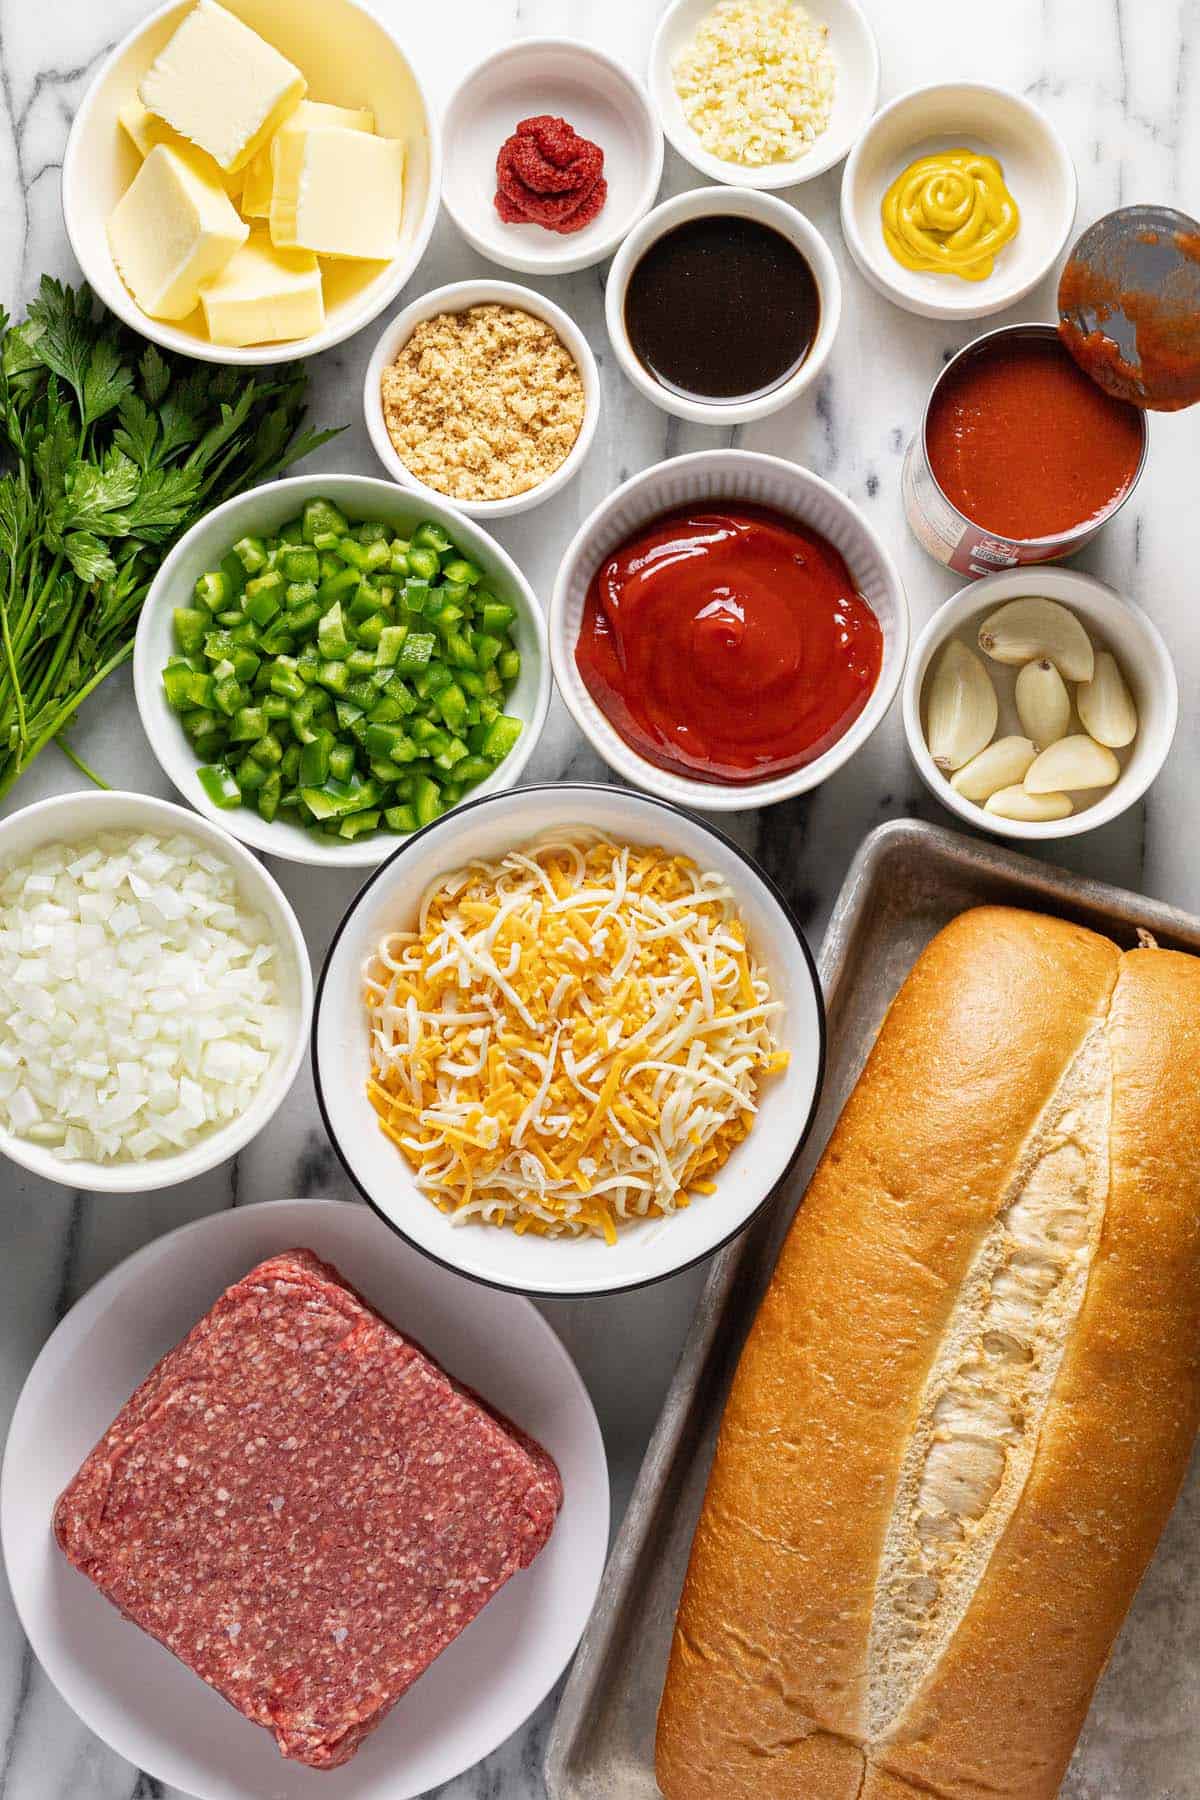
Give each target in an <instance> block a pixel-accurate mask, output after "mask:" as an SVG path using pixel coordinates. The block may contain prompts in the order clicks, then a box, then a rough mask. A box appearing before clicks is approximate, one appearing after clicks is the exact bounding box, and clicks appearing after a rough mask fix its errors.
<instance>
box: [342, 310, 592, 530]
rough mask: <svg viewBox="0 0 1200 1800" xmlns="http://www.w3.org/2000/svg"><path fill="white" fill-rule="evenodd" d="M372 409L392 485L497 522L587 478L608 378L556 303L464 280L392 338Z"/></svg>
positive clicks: (380, 356) (367, 402)
mask: <svg viewBox="0 0 1200 1800" xmlns="http://www.w3.org/2000/svg"><path fill="white" fill-rule="evenodd" d="M363 407H364V410H365V413H366V420H367V429H368V431H369V432H370V434H371V442H372V444H373V445H374V446H375V453H376V455H377V456H378V457H379V460H380V462H381V463H382V464H383V466H384V468H385V469H386V470H387V472H388V474H389V475H390V476H391V477H392V479H393V481H398V482H400V483H401V485H402V486H404V487H406V488H411V489H413V490H414V491H415V492H416V493H419V494H426V495H428V496H430V497H431V498H432V499H435V500H440V501H443V502H444V501H446V500H449V501H451V502H452V504H453V505H454V506H456V507H457V508H458V510H459V511H460V512H464V513H468V514H470V516H471V517H472V518H476V519H494V518H500V517H502V516H503V515H505V514H508V513H518V512H525V511H527V510H528V508H529V507H531V506H537V505H539V504H540V503H541V501H543V500H548V499H549V498H550V495H551V494H556V493H557V492H558V491H559V489H560V488H562V487H564V486H565V485H566V483H567V482H568V481H570V479H571V477H572V476H573V475H574V474H575V473H576V472H577V471H578V469H579V467H580V465H581V463H582V462H583V459H584V457H585V456H586V455H587V453H588V449H589V447H590V446H591V442H592V439H593V437H594V436H595V433H596V422H597V420H598V419H599V416H600V377H599V375H598V374H597V371H596V359H595V357H594V356H593V355H592V352H591V349H590V348H589V346H588V343H587V340H586V339H585V337H584V336H583V333H582V332H581V331H580V329H579V327H578V326H577V325H576V324H575V323H574V321H573V320H572V319H570V318H569V317H568V316H567V314H566V313H565V312H564V311H563V310H562V308H561V307H560V306H555V304H554V302H553V301H552V300H547V299H546V298H545V297H544V296H543V295H541V294H537V293H534V291H533V289H532V288H527V287H521V286H519V285H518V284H517V283H516V282H511V281H456V282H452V283H451V284H450V285H449V286H448V287H440V288H434V289H433V291H432V292H431V293H428V294H423V295H422V296H421V298H420V299H419V300H415V301H414V302H413V304H412V305H411V306H406V307H405V308H404V311H403V312H401V313H398V314H397V316H396V317H395V318H394V319H393V320H392V322H391V324H390V325H389V326H388V327H387V329H386V330H385V331H384V332H383V335H382V336H381V337H380V339H379V342H378V343H377V344H376V346H375V350H374V354H373V355H372V357H371V360H370V362H369V363H368V365H367V376H366V381H365V383H364V387H363Z"/></svg>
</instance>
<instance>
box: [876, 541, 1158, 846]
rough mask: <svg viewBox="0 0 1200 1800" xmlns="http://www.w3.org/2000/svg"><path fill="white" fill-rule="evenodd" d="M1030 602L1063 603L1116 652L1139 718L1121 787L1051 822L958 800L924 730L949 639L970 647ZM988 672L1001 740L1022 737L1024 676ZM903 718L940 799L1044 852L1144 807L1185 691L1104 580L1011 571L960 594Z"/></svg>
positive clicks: (1142, 620) (1130, 608)
mask: <svg viewBox="0 0 1200 1800" xmlns="http://www.w3.org/2000/svg"><path fill="white" fill-rule="evenodd" d="M1025 594H1040V595H1043V596H1044V597H1045V598H1046V599H1049V600H1058V601H1060V602H1061V603H1062V605H1063V606H1067V607H1069V608H1070V609H1071V611H1072V612H1073V613H1075V614H1076V615H1077V617H1078V618H1079V620H1080V621H1081V623H1082V624H1083V625H1084V626H1085V628H1086V629H1087V632H1088V634H1089V636H1090V637H1091V638H1092V641H1093V642H1094V643H1095V644H1096V645H1097V647H1098V648H1099V649H1102V650H1111V651H1112V654H1113V655H1114V656H1115V658H1116V660H1117V663H1118V665H1119V667H1120V669H1121V672H1122V674H1123V675H1124V677H1125V679H1126V681H1127V682H1128V684H1129V690H1130V692H1131V694H1132V695H1133V699H1134V704H1135V705H1136V707H1137V712H1138V733H1137V736H1136V738H1135V739H1134V741H1133V743H1132V744H1131V745H1130V747H1129V749H1128V750H1119V751H1118V752H1117V755H1118V757H1119V759H1120V761H1121V765H1122V768H1121V774H1120V776H1119V777H1118V779H1117V780H1116V781H1115V782H1114V783H1113V785H1112V787H1109V788H1099V789H1096V790H1093V791H1094V793H1095V798H1094V799H1092V800H1091V801H1090V803H1088V796H1087V795H1086V794H1083V795H1080V796H1079V799H1080V806H1079V809H1078V810H1077V811H1076V812H1074V813H1071V814H1070V815H1069V816H1068V817H1067V818H1065V819H1053V820H1049V821H1046V822H1043V823H1026V822H1025V821H1024V820H1021V819H1001V818H998V817H997V816H996V815H995V814H994V813H989V812H985V811H984V809H983V807H982V806H979V805H977V804H976V803H975V802H974V801H972V800H964V799H963V798H962V796H961V795H960V794H956V793H955V791H954V789H953V788H952V787H951V786H950V783H949V781H948V780H947V779H946V777H945V776H944V775H943V774H942V772H941V770H940V769H939V768H937V766H936V765H935V763H934V760H933V758H932V757H931V756H930V754H929V747H928V745H927V743H926V741H925V729H924V722H923V721H924V706H923V700H924V691H925V684H926V678H927V676H928V674H929V670H930V667H931V665H932V663H933V660H934V658H935V656H936V655H937V653H938V651H939V650H940V649H941V647H942V645H943V644H944V643H945V641H946V639H947V638H949V637H959V636H961V637H962V638H963V641H964V642H965V643H968V644H969V645H973V644H974V639H975V635H976V633H977V632H978V630H979V627H980V625H982V623H983V621H984V619H986V618H987V616H988V614H989V613H991V612H994V611H995V610H996V608H997V607H998V606H1003V605H1004V603H1005V601H1006V600H1017V599H1019V598H1021V596H1022V595H1025ZM987 670H988V674H989V675H990V676H991V677H992V680H993V683H994V685H995V687H996V690H997V693H998V695H999V697H1000V723H999V725H998V726H997V729H996V735H997V737H1004V736H1006V735H1008V734H1009V733H1013V732H1016V733H1019V732H1020V729H1021V726H1020V722H1019V720H1018V718H1017V713H1016V707H1015V705H1014V704H1013V700H1012V689H1013V685H1014V682H1015V679H1016V674H1017V671H1016V670H1015V669H1008V668H1005V667H1004V666H1003V665H1002V664H1000V663H995V662H992V661H990V660H989V661H988V663H987ZM903 713H904V735H905V737H906V738H907V739H908V748H909V751H910V753H911V755H912V759H913V761H914V762H915V763H916V765H917V773H918V774H919V775H920V777H921V779H922V781H924V783H925V785H926V787H927V788H928V789H929V791H930V793H931V794H932V795H933V796H934V798H935V799H937V800H940V801H941V803H942V805H943V806H946V807H949V809H950V811H951V812H953V813H957V814H958V816H959V818H960V819H965V820H966V822H967V824H968V825H974V826H975V827H976V829H977V830H979V831H990V832H992V833H994V834H995V835H996V836H997V837H1006V838H1024V839H1027V840H1029V841H1031V842H1034V843H1036V842H1038V841H1039V840H1046V839H1051V838H1064V837H1078V836H1079V835H1080V833H1081V832H1084V831H1094V830H1095V829H1096V827H1097V825H1106V824H1107V823H1108V821H1109V820H1110V819H1115V818H1116V817H1117V816H1118V814H1120V813H1123V812H1124V811H1125V810H1126V808H1127V807H1130V806H1132V805H1133V804H1134V802H1135V801H1136V800H1140V799H1141V797H1142V795H1143V794H1144V793H1145V791H1146V789H1147V788H1148V787H1149V786H1150V783H1151V782H1152V781H1153V780H1154V777H1155V776H1156V775H1157V774H1158V771H1159V770H1160V769H1161V768H1162V766H1163V763H1164V762H1165V761H1166V759H1167V752H1168V751H1169V750H1170V748H1171V740H1172V739H1173V738H1174V736H1175V726H1176V724H1177V722H1178V718H1179V685H1178V682H1177V681H1176V678H1175V667H1174V664H1173V663H1172V661H1171V656H1170V652H1169V651H1168V649H1167V646H1166V645H1165V644H1164V642H1163V640H1162V636H1161V634H1160V632H1159V630H1158V627H1157V626H1156V625H1155V624H1154V622H1153V621H1152V620H1151V619H1150V618H1149V617H1148V615H1147V614H1146V613H1144V612H1143V611H1142V609H1141V607H1140V606H1135V605H1134V603H1133V601H1132V600H1127V599H1126V598H1125V597H1124V595H1123V594H1118V593H1117V591H1116V589H1115V588H1111V587H1109V586H1108V584H1107V582H1103V581H1098V580H1097V579H1096V577H1095V576H1094V575H1085V574H1084V573H1083V571H1082V570H1081V569H1056V568H1049V567H1041V568H1027V569H1006V570H1004V572H1003V573H1002V574H999V575H985V576H984V578H983V579H982V581H973V582H971V583H970V584H969V585H968V586H967V587H964V588H960V590H959V591H958V593H957V594H954V595H952V597H951V598H950V599H949V600H947V601H946V603H945V605H944V606H940V607H939V608H938V610H937V612H935V613H934V615H933V617H932V619H930V621H929V623H928V625H926V627H925V629H924V631H923V632H922V633H921V635H920V637H919V638H918V639H917V641H916V643H915V644H914V646H913V653H912V656H911V657H910V658H909V663H908V669H907V670H906V672H905V676H904V696H903ZM1072 729H1073V730H1075V731H1082V729H1083V727H1082V726H1081V725H1079V724H1078V723H1075V724H1073V726H1072Z"/></svg>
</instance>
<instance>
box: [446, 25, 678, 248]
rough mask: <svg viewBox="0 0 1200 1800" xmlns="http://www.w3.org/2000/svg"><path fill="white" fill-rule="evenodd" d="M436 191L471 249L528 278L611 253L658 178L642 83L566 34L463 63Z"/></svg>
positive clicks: (646, 205) (655, 131)
mask: <svg viewBox="0 0 1200 1800" xmlns="http://www.w3.org/2000/svg"><path fill="white" fill-rule="evenodd" d="M445 138H446V161H445V167H444V173H443V178H442V199H443V200H444V201H445V203H446V211H447V212H448V213H449V214H450V217H451V218H452V219H453V220H454V223H455V224H456V225H457V226H458V229H459V230H460V231H461V232H462V234H463V236H464V237H465V238H466V240H467V242H468V243H469V244H470V245H471V246H472V248H473V249H475V250H478V251H479V253H480V254H481V255H482V256H486V257H488V258H489V259H490V261H492V262H494V263H499V264H501V266H502V267H503V268H506V269H519V270H520V271H521V272H522V273H524V274H527V275H566V274H569V273H571V272H572V271H574V270H576V269H587V268H590V267H591V266H592V265H593V264H594V263H598V262H602V261H603V260H604V258H605V257H607V256H611V255H612V253H613V251H614V250H615V249H616V248H617V246H618V245H619V244H620V243H621V242H622V240H623V239H624V237H625V236H626V234H627V233H628V232H629V231H630V230H631V229H632V227H633V226H634V225H635V224H636V223H637V221H638V220H639V219H640V218H641V217H642V215H643V214H644V213H647V212H649V210H650V208H651V207H652V206H653V204H654V197H655V195H656V194H657V192H658V185H659V182H660V181H661V180H662V168H663V137H662V131H661V129H660V127H659V123H658V119H657V117H656V115H655V112H654V108H653V107H652V106H651V104H650V98H649V96H648V94H647V93H646V90H645V88H644V87H643V86H642V83H641V82H640V81H638V79H637V78H636V76H634V75H632V74H631V73H630V72H629V70H628V69H626V68H624V67H623V66H622V64H621V63H619V62H618V61H617V60H616V58H615V57H611V56H606V55H605V54H604V52H603V51H602V50H596V49H594V48H593V47H592V46H591V45H590V44H581V43H578V42H576V41H574V40H573V39H571V38H551V37H544V38H519V39H518V40H517V42H516V43H512V44H505V45H504V46H503V47H502V48H501V49H499V50H494V51H491V52H489V54H488V55H487V56H485V57H484V58H483V60H482V61H481V62H478V63H476V65H475V67H474V68H472V69H470V70H468V72H467V74H466V75H464V77H463V79H462V81H461V82H460V83H459V85H458V87H457V88H456V89H455V90H454V93H453V94H452V95H451V96H450V100H449V103H448V105H447V107H446V115H445Z"/></svg>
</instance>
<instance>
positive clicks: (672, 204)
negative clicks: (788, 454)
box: [604, 188, 842, 426]
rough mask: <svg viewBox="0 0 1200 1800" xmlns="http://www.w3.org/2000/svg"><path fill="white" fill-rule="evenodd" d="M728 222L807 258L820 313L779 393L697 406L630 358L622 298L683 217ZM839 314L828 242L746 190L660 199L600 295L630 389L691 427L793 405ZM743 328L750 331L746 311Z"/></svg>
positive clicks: (827, 347) (819, 364)
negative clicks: (748, 223)
mask: <svg viewBox="0 0 1200 1800" xmlns="http://www.w3.org/2000/svg"><path fill="white" fill-rule="evenodd" d="M709 217H712V218H722V217H732V218H739V219H757V220H758V221H759V223H760V224H762V225H769V226H770V227H771V228H772V229H773V230H775V231H778V232H779V233H780V235H781V236H783V237H785V238H787V239H788V241H789V243H792V244H794V245H795V246H796V248H797V250H799V252H800V254H801V255H802V256H803V257H804V258H805V260H806V262H807V263H808V266H809V268H810V269H811V270H812V272H813V278H814V280H815V281H816V284H817V292H818V294H819V296H820V302H821V315H820V319H819V321H818V324H817V335H816V337H815V338H814V340H813V343H812V347H811V349H810V350H809V353H808V355H807V356H806V357H805V359H804V361H803V362H802V363H801V364H800V367H799V368H798V369H797V370H796V371H795V372H794V373H793V374H792V375H789V377H788V379H787V380H786V381H783V382H780V384H779V386H778V387H774V388H771V389H770V390H769V391H768V392H767V393H765V394H759V395H757V396H756V397H755V398H754V399H750V400H737V399H734V400H701V399H697V398H694V397H693V396H691V395H685V394H675V393H672V392H671V390H670V388H666V387H664V386H663V384H662V383H661V382H660V381H656V380H655V379H654V376H653V375H652V374H651V373H650V371H649V369H647V368H646V366H645V364H644V363H643V362H642V361H641V359H640V358H639V357H638V356H637V355H636V354H635V352H634V348H633V345H632V343H631V342H630V339H629V332H628V329H627V327H626V324H625V293H626V289H627V288H628V286H629V280H630V277H631V275H632V274H633V271H634V269H635V268H636V267H637V265H638V263H639V262H640V261H641V259H642V257H643V256H644V255H645V253H646V251H647V250H648V249H649V248H650V246H651V244H653V243H654V242H655V241H656V240H657V239H658V238H660V237H662V236H663V234H664V232H668V231H673V230H674V229H675V227H676V226H677V225H682V224H684V223H685V222H686V221H687V220H689V219H703V218H709ZM841 316H842V283H841V277H840V276H839V275H838V272H837V264H836V263H835V262H834V260H833V256H832V254H831V252H830V249H829V246H828V244H827V243H826V242H825V239H824V238H823V237H822V236H821V234H820V232H819V231H818V230H817V228H816V226H815V225H811V224H810V223H809V221H808V220H807V219H806V218H805V216H804V214H803V213H801V212H797V211H796V208H795V207H794V206H789V205H788V204H787V202H786V201H783V200H777V199H776V198H775V197H774V195H773V194H759V193H755V192H754V191H753V190H752V189H748V188H747V189H736V188H693V189H692V190H691V191H690V192H689V193H686V194H677V195H676V196H675V198H674V199H673V200H664V201H663V203H662V205H661V206H656V207H655V209H654V211H653V212H652V213H650V214H649V215H648V216H647V217H646V218H644V219H643V220H642V222H641V224H640V225H636V226H635V227H634V229H633V230H632V231H631V232H630V234H629V236H628V237H627V238H626V239H625V242H624V243H623V244H622V245H621V248H620V250H618V252H617V254H616V256H615V257H614V258H613V264H612V268H611V269H610V270H609V272H608V281H607V283H606V284H605V289H604V319H605V323H606V324H607V326H608V335H609V339H610V340H611V343H612V347H613V349H614V350H615V352H616V355H617V361H618V362H619V363H620V365H621V367H622V369H624V371H625V373H626V375H628V377H629V379H630V381H632V383H633V385H634V387H636V388H637V389H639V391H640V392H641V393H643V394H645V396H646V398H647V400H653V402H654V404H655V406H661V407H662V409H663V411H664V412H669V413H674V415H675V417H676V418H679V419H690V420H691V421H692V422H693V424H696V425H719V426H728V425H745V424H748V423H749V422H750V421H751V420H753V419H765V418H766V417H767V415H768V414H769V413H774V412H778V411H779V409H780V407H782V406H786V405H787V404H788V402H789V401H791V400H795V399H796V397H797V395H799V394H802V393H803V392H804V391H805V389H806V388H809V387H811V386H812V384H813V382H814V381H815V380H816V379H817V377H818V375H819V374H820V373H821V370H822V369H823V368H824V367H825V364H826V362H827V361H828V360H829V353H830V351H831V350H832V349H833V340H834V338H835V337H836V336H837V329H838V322H839V320H840V319H841ZM746 329H747V330H748V331H752V330H753V329H754V317H753V313H751V314H750V315H749V316H748V318H747V322H746Z"/></svg>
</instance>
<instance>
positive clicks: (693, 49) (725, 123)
mask: <svg viewBox="0 0 1200 1800" xmlns="http://www.w3.org/2000/svg"><path fill="white" fill-rule="evenodd" d="M672 75H673V78H674V82H675V92H676V93H677V94H678V96H679V101H680V104H681V106H682V108H683V115H684V117H685V119H686V120H687V122H688V124H689V125H690V126H691V128H692V130H693V131H694V132H695V133H696V136H697V137H698V138H699V139H700V142H701V143H702V144H703V145H704V148H705V149H706V150H707V151H709V152H710V154H711V155H713V156H719V157H721V158H722V159H723V160H724V161H726V162H736V163H743V164H745V165H747V166H748V167H755V168H757V167H761V166H762V165H763V164H766V163H776V162H792V161H794V159H795V158H796V157H798V156H803V155H804V153H805V152H806V151H807V150H808V149H809V148H810V146H811V145H812V144H813V143H814V142H815V141H816V139H817V138H818V137H820V135H821V133H822V132H823V131H824V130H825V128H826V126H827V125H828V124H829V119H830V115H831V113H832V111H833V101H834V94H835V90H836V87H837V63H836V62H835V60H834V56H833V52H832V51H831V49H830V47H829V27H828V25H819V24H817V23H816V21H815V20H813V19H811V18H810V17H809V15H808V13H807V12H806V11H805V10H804V8H803V6H800V5H798V4H795V0H720V4H719V5H717V6H714V8H713V10H712V11H711V12H710V13H709V14H708V15H707V16H706V17H705V18H704V19H703V20H702V21H701V24H700V27H699V30H698V31H697V32H696V35H695V37H694V39H693V40H692V42H691V44H690V45H689V46H688V48H687V49H686V50H685V51H684V52H683V54H682V55H681V56H680V57H679V58H678V60H677V62H676V63H675V66H674V69H673V70H672Z"/></svg>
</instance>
